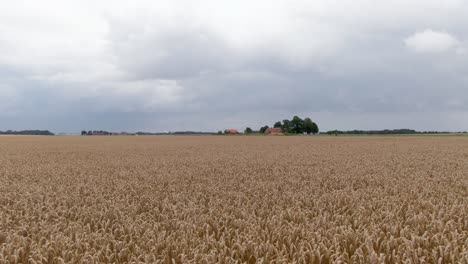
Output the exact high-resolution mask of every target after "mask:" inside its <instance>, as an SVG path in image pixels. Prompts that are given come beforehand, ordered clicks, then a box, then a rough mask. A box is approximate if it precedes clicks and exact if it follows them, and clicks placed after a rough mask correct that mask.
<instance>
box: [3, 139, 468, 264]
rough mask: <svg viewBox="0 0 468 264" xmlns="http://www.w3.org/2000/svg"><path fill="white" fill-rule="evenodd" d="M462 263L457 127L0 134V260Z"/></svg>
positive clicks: (464, 241) (462, 184)
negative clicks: (444, 130) (427, 130)
mask: <svg viewBox="0 0 468 264" xmlns="http://www.w3.org/2000/svg"><path fill="white" fill-rule="evenodd" d="M129 262H130V263H468V138H464V137H442V136H441V137H432V136H428V137H416V136H414V137H321V136H320V137H317V136H315V137H255V136H252V137H247V136H238V137H236V136H231V137H228V136H155V137H65V136H64V137H28V136H24V137H21V136H19V137H0V263H129Z"/></svg>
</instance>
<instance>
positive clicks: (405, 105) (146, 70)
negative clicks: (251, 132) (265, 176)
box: [0, 0, 468, 133]
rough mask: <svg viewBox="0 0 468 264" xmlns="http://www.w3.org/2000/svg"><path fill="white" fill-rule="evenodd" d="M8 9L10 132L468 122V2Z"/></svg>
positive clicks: (263, 1)
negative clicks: (294, 121) (301, 121)
mask: <svg viewBox="0 0 468 264" xmlns="http://www.w3.org/2000/svg"><path fill="white" fill-rule="evenodd" d="M0 6H1V8H0V130H7V129H13V130H22V129H49V130H51V131H54V132H67V133H78V132H79V131H81V130H91V129H93V130H94V129H95V130H98V129H102V130H109V131H130V132H136V131H152V132H164V131H176V130H194V131H218V130H224V129H226V128H237V129H239V130H243V129H244V128H245V127H247V126H249V127H252V128H254V129H257V128H259V127H260V126H263V125H270V126H271V125H272V124H273V123H274V122H275V121H277V120H283V119H286V118H288V119H290V118H292V116H294V115H298V116H300V117H310V118H312V120H314V121H315V122H316V123H317V124H318V125H319V128H320V130H321V131H326V130H332V129H341V130H351V129H393V128H411V129H416V130H439V131H441V130H444V131H465V130H468V1H467V0H392V1H387V0H386V1H383V0H315V1H310V0H289V1H285V0H276V1H271V0H268V1H267V0H255V1H247V0H236V1H230V0H229V1H228V0H197V1H191V0H190V1H189V0H171V1H169V0H167V1H165V0H164V1H163V0H135V1H116V0H113V1H110V0H80V1H70V0H57V1H52V0H43V1H34V0H32V1H23V0H15V1H6V0H0Z"/></svg>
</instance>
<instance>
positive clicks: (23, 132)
mask: <svg viewBox="0 0 468 264" xmlns="http://www.w3.org/2000/svg"><path fill="white" fill-rule="evenodd" d="M0 135H33V136H36V135H37V136H53V135H54V133H52V132H50V131H49V130H21V131H13V130H7V131H0Z"/></svg>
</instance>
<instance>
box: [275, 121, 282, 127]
mask: <svg viewBox="0 0 468 264" xmlns="http://www.w3.org/2000/svg"><path fill="white" fill-rule="evenodd" d="M273 127H274V128H282V127H283V125H282V124H281V121H278V122H276V123H275V124H274V125H273Z"/></svg>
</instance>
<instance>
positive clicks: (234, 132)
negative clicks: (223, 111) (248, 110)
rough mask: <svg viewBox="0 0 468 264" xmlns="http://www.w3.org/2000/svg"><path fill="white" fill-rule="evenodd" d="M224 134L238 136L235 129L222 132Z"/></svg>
mask: <svg viewBox="0 0 468 264" xmlns="http://www.w3.org/2000/svg"><path fill="white" fill-rule="evenodd" d="M224 133H226V134H239V131H237V129H233V128H229V129H226V130H224Z"/></svg>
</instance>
